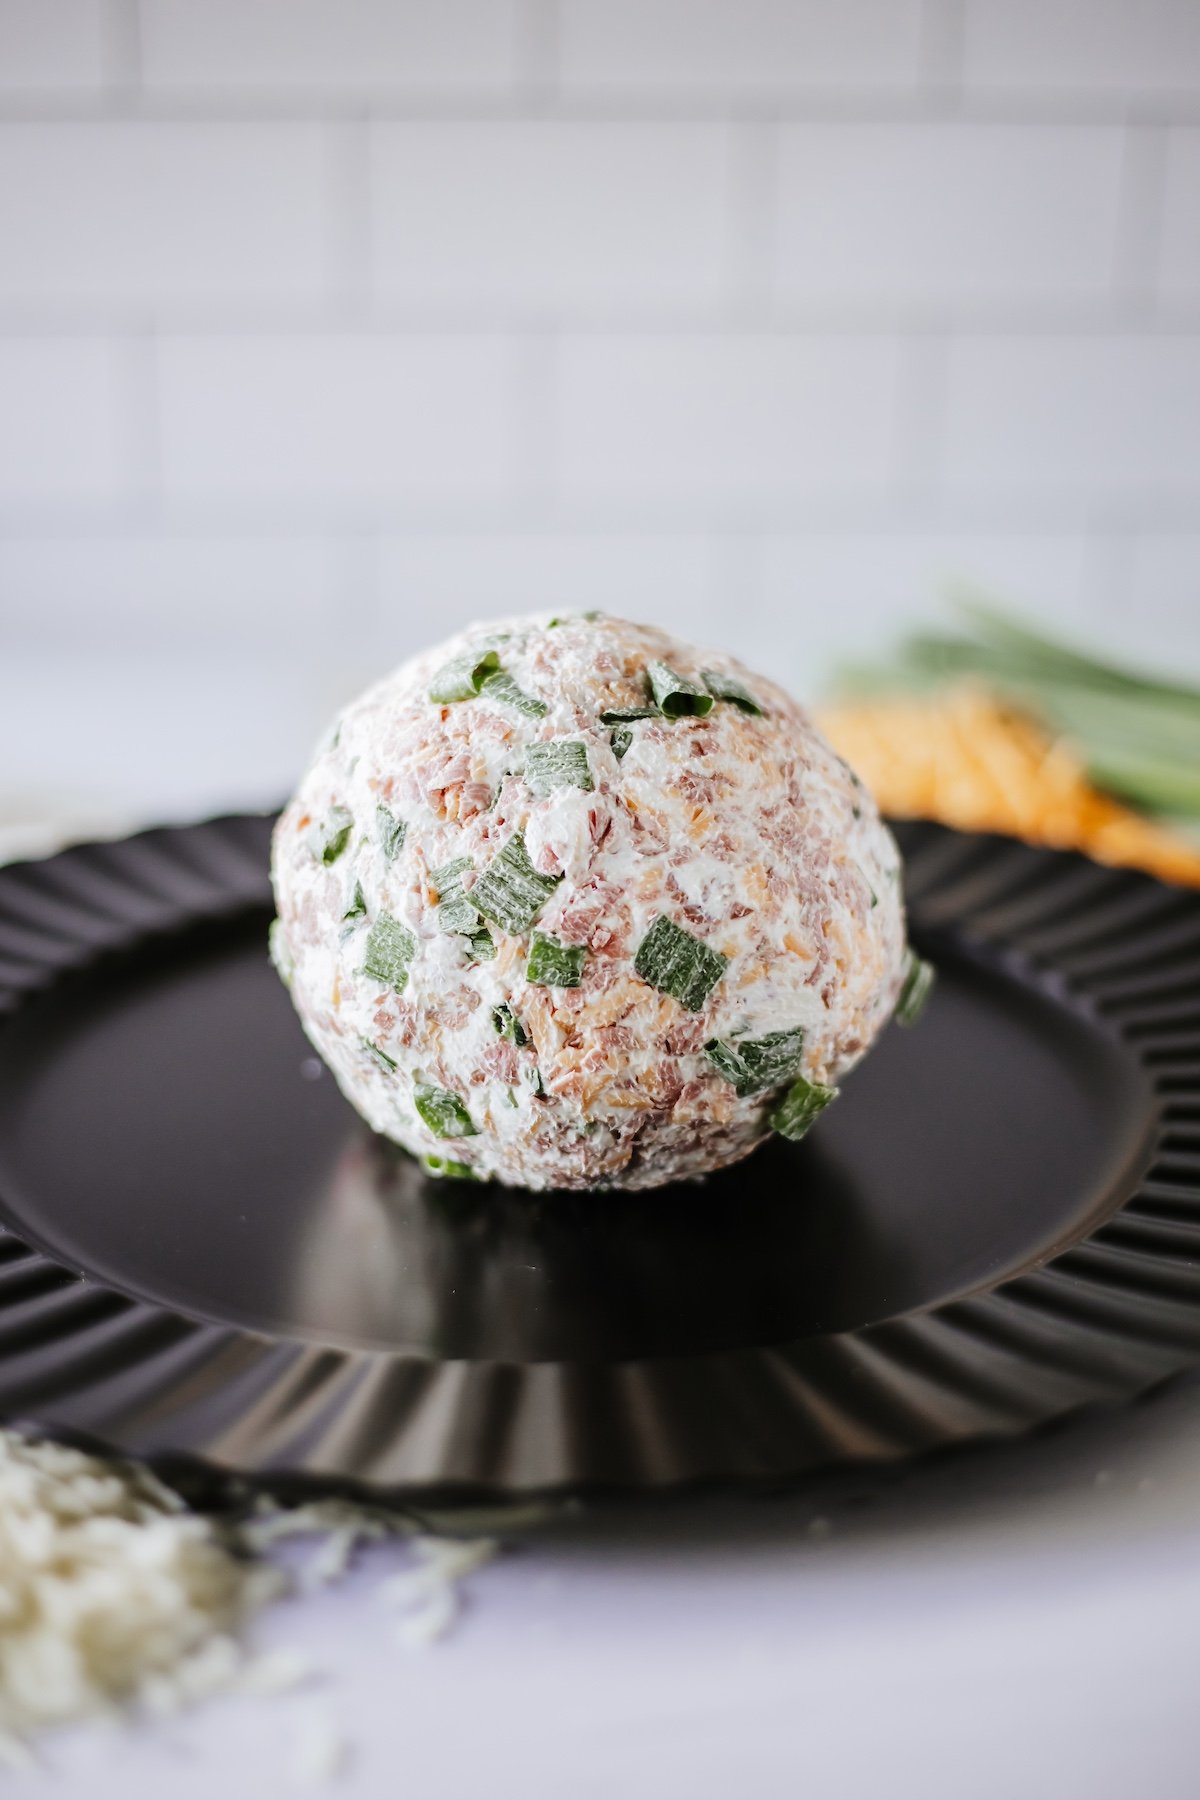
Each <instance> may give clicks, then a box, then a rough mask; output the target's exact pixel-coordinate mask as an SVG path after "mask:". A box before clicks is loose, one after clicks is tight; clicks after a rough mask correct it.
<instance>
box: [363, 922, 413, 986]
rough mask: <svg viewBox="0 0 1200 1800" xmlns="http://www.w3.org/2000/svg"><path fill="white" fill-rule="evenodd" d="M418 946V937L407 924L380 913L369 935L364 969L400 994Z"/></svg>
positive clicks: (405, 984) (405, 983)
mask: <svg viewBox="0 0 1200 1800" xmlns="http://www.w3.org/2000/svg"><path fill="white" fill-rule="evenodd" d="M416 948H417V940H416V938H415V937H414V936H413V934H412V932H411V931H409V930H408V929H407V927H406V926H404V925H401V923H400V921H399V920H398V919H393V918H392V917H391V916H390V915H389V914H388V913H380V915H379V917H378V918H377V919H376V921H375V923H374V924H373V925H372V927H371V930H370V935H369V936H368V938H367V948H366V954H365V956H364V957H363V966H362V972H363V974H364V975H370V976H372V977H373V978H374V979H375V980H376V981H381V982H383V984H384V985H385V986H386V987H390V988H392V989H393V990H394V991H395V992H396V993H397V994H399V993H403V991H404V988H405V987H406V986H407V984H408V967H409V964H410V963H411V962H412V959H413V956H414V954H415V952H416Z"/></svg>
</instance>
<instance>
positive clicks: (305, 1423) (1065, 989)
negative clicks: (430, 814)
mask: <svg viewBox="0 0 1200 1800" xmlns="http://www.w3.org/2000/svg"><path fill="white" fill-rule="evenodd" d="M269 830H270V821H269V820H266V819H262V818H240V819H237V818H235V819H224V820H215V821H211V822H209V823H207V824H204V825H199V826H195V827H191V828H186V829H178V830H164V831H156V832H149V833H145V834H142V835H141V836H139V837H136V838H131V839H128V840H126V841H124V842H122V843H117V844H108V845H88V846H82V847H79V848H76V849H73V850H70V851H67V852H64V853H63V854H62V855H60V856H58V857H55V858H52V859H50V860H48V861H46V862H44V863H37V864H27V865H23V866H18V867H13V868H10V869H6V870H0V1006H3V1007H4V1009H5V1012H6V1014H7V1016H6V1017H5V1019H4V1022H3V1024H2V1025H0V1221H2V1226H3V1230H2V1231H0V1410H2V1411H3V1413H4V1414H5V1415H6V1416H8V1417H17V1416H20V1417H26V1418H34V1419H37V1420H40V1421H42V1422H45V1423H47V1424H52V1425H55V1426H57V1427H59V1428H65V1429H70V1430H74V1431H79V1432H84V1433H87V1434H89V1435H91V1436H93V1437H96V1438H99V1439H101V1440H103V1441H106V1442H109V1443H111V1444H113V1445H115V1446H117V1447H119V1448H122V1449H127V1450H130V1451H133V1452H136V1453H139V1454H151V1455H160V1456H166V1455H188V1456H198V1457H200V1458H202V1459H204V1460H207V1461H209V1462H211V1463H214V1464H216V1465H219V1466H220V1467H223V1468H232V1469H236V1470H239V1471H242V1472H246V1473H271V1474H273V1475H281V1474H287V1475H300V1476H305V1475H308V1476H318V1475H319V1476H323V1477H331V1478H336V1479H338V1480H342V1481H347V1482H351V1483H359V1484H367V1485H386V1486H388V1487H404V1488H407V1489H418V1488H419V1489H434V1488H437V1489H446V1488H456V1489H464V1488H469V1489H472V1490H477V1491H483V1490H486V1491H487V1492H489V1493H498V1492H514V1491H522V1492H527V1491H532V1490H539V1489H546V1488H553V1487H584V1486H588V1485H604V1486H609V1487H630V1488H633V1487H641V1488H645V1487H649V1486H660V1485H670V1484H673V1483H678V1482H686V1481H693V1480H698V1479H706V1478H707V1479H713V1478H715V1479H724V1480H730V1481H736V1480H757V1479H762V1478H764V1477H776V1478H778V1477H790V1476H794V1475H798V1474H801V1473H803V1472H804V1471H806V1470H808V1469H812V1468H816V1467H818V1466H820V1465H822V1464H825V1463H829V1462H833V1461H843V1460H848V1459H849V1460H853V1459H884V1458H894V1457H899V1456H903V1455H907V1454H911V1453H913V1452H915V1451H918V1450H921V1449H925V1448H929V1447H932V1446H938V1445H945V1444H949V1443H952V1442H955V1441H958V1440H960V1439H963V1438H966V1437H970V1436H976V1435H981V1434H1003V1433H1011V1432H1015V1431H1020V1430H1023V1429H1025V1428H1027V1427H1029V1426H1031V1425H1034V1424H1038V1423H1042V1422H1045V1421H1047V1420H1049V1419H1052V1418H1055V1417H1057V1416H1059V1415H1060V1414H1062V1413H1064V1412H1067V1411H1070V1410H1071V1409H1072V1408H1075V1407H1077V1406H1079V1405H1082V1404H1086V1403H1088V1402H1094V1401H1100V1400H1114V1399H1120V1398H1125V1397H1128V1396H1131V1395H1133V1394H1135V1393H1137V1392H1138V1391H1140V1390H1141V1389H1143V1388H1145V1387H1146V1386H1148V1385H1149V1384H1151V1383H1152V1382H1154V1381H1156V1380H1158V1379H1160V1378H1161V1377H1163V1376H1165V1375H1167V1374H1170V1373H1172V1372H1174V1371H1176V1370H1179V1369H1181V1368H1183V1367H1186V1366H1188V1365H1189V1364H1191V1363H1192V1362H1194V1361H1196V1360H1200V1263H1198V1262H1197V1255H1198V1253H1200V896H1197V895H1194V894H1189V893H1186V892H1183V891H1181V890H1175V889H1170V888H1166V887H1163V886H1161V885H1159V884H1157V883H1155V882H1153V881H1150V880H1148V879H1146V878H1144V877H1140V876H1136V875H1131V874H1127V873H1124V872H1115V871H1111V870H1103V869H1100V868H1097V867H1096V866H1094V865H1092V864H1090V863H1087V862H1084V861H1083V860H1082V859H1080V858H1076V857H1073V856H1067V855H1058V854H1055V853H1051V852H1044V851H1035V850H1031V849H1028V848H1026V847H1024V846H1021V845H1017V844H1014V843H1012V842H1009V841H1007V840H1003V839H997V838H982V837H964V836H961V835H959V834H956V833H953V832H949V831H946V830H944V829H942V828H940V827H937V826H932V825H907V826H904V827H902V828H901V830H900V836H901V840H902V844H903V847H904V849H905V854H906V865H907V874H908V892H909V904H910V910H911V922H912V930H913V935H914V937H915V939H916V941H917V942H918V944H919V945H920V947H921V948H922V949H923V950H924V952H925V953H926V954H927V955H931V956H932V957H933V959H934V960H935V961H936V962H937V963H938V965H939V970H940V980H939V983H938V986H937V989H936V990H935V996H934V1000H933V1002H932V1004H931V1006H930V1008H929V1010H928V1012H927V1013H926V1015H925V1017H924V1018H923V1019H922V1020H921V1022H920V1024H919V1025H918V1027H917V1028H916V1029H915V1030H912V1031H909V1032H901V1031H898V1030H896V1029H894V1028H892V1029H890V1030H889V1031H888V1032H887V1034H886V1035H885V1037H884V1039H883V1041H882V1042H881V1043H880V1045H879V1046H878V1047H877V1048H876V1049H875V1050H874V1051H873V1052H872V1054H871V1055H870V1056H869V1057H868V1058H867V1060H866V1061H865V1062H864V1064H863V1065H862V1067H861V1068H860V1069H859V1070H858V1071H857V1072H856V1073H855V1074H854V1076H853V1077H852V1078H851V1079H850V1080H849V1081H848V1082H847V1084H846V1087H845V1092H844V1094H843V1098H842V1099H841V1100H840V1101H839V1103H838V1105H837V1106H836V1107H833V1108H831V1110H830V1112H829V1113H828V1114H827V1115H826V1116H825V1117H824V1118H823V1119H822V1120H821V1121H820V1123H819V1125H818V1126H817V1128H816V1129H815V1130H814V1131H813V1133H812V1134H811V1136H810V1137H809V1138H808V1139H806V1140H805V1142H804V1143H803V1144H800V1145H789V1144H785V1143H783V1142H781V1141H778V1140H776V1141H774V1142H772V1143H771V1144H769V1145H768V1146H766V1147H765V1148H764V1149H763V1150H761V1151H760V1152H758V1153H757V1154H756V1155H755V1156H754V1157H752V1158H750V1159H749V1160H748V1161H747V1162H745V1163H743V1164H741V1165H739V1166H738V1167H736V1168H735V1169H731V1170H728V1171H726V1172H725V1173H723V1174H722V1175H720V1176H717V1177H715V1178H713V1179H712V1180H711V1181H709V1182H708V1183H706V1184H703V1185H699V1186H680V1187H677V1188H673V1189H666V1190H661V1191H659V1192H658V1193H653V1194H648V1195H641V1196H623V1195H613V1194H600V1195H549V1196H533V1195H526V1194H521V1193H517V1192H513V1191H507V1190H499V1189H493V1188H482V1189H481V1188H478V1187H476V1186H474V1185H471V1184H459V1183H450V1182H436V1181H432V1180H430V1179H429V1178H427V1177H426V1176H424V1175H423V1174H422V1173H421V1171H420V1170H419V1169H418V1168H417V1166H416V1165H415V1164H413V1163H412V1162H411V1161H409V1160H408V1159H407V1158H405V1157H403V1156H401V1155H399V1154H398V1153H396V1152H393V1151H391V1150H390V1149H389V1148H388V1147H387V1146H385V1145H383V1144H382V1143H381V1142H380V1141H379V1140H377V1139H374V1138H373V1137H372V1136H371V1135H370V1133H368V1132H367V1131H366V1129H365V1127H363V1126H362V1125H361V1124H360V1122H359V1121H358V1120H357V1118H356V1116H355V1115H354V1114H353V1112H352V1111H351V1110H350V1108H349V1107H348V1106H347V1104H346V1103H345V1102H344V1101H343V1100H342V1098H341V1097H340V1095H339V1094H338V1093H337V1090H336V1089H335V1087H334V1085H333V1083H332V1080H331V1079H330V1077H329V1076H328V1074H327V1073H325V1072H324V1071H323V1069H322V1068H321V1065H320V1064H319V1063H317V1062H316V1061H315V1059H314V1058H313V1057H312V1055H311V1052H310V1050H309V1048H308V1046H307V1043H306V1041H305V1039H304V1037H303V1034H302V1033H301V1031H300V1028H299V1025H298V1023H297V1021H296V1019H295V1016H294V1014H293V1012H292V1009H291V1004H290V1001H289V1000H288V998H287V996H286V994H285V993H284V991H283V989H282V988H281V986H280V984H279V982H278V980H277V978H276V977H275V975H274V972H273V971H272V969H271V968H270V965H269V963H268V961H267V959H266V955H265V947H264V946H265V926H266V921H267V918H268V917H269V892H268V888H267V881H266V873H265V870H266V855H267V840H268V835H269Z"/></svg>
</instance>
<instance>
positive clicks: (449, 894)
mask: <svg viewBox="0 0 1200 1800" xmlns="http://www.w3.org/2000/svg"><path fill="white" fill-rule="evenodd" d="M473 867H474V864H473V863H472V861H471V859H470V857H469V856H457V857H455V859H454V861H453V862H448V863H443V864H442V867H441V868H440V869H430V871H429V879H430V881H431V882H432V883H433V885H434V887H435V888H436V890H437V894H438V907H437V927H438V930H439V931H459V932H472V931H474V930H475V929H476V927H477V926H478V924H479V913H478V912H477V911H476V908H475V906H474V903H473V902H472V901H471V900H469V899H468V898H467V896H466V894H464V893H463V884H462V878H463V876H464V875H465V874H466V873H467V871H468V870H469V869H471V868H473Z"/></svg>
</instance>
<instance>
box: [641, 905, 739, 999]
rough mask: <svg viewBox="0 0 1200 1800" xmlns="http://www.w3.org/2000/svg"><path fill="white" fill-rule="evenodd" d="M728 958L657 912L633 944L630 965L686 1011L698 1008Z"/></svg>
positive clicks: (722, 971)
mask: <svg viewBox="0 0 1200 1800" xmlns="http://www.w3.org/2000/svg"><path fill="white" fill-rule="evenodd" d="M728 961H729V958H728V957H727V956H722V955H721V953H720V951H718V950H710V949H709V947H708V945H707V944H702V943H701V942H700V939H699V938H695V937H693V936H692V934H691V932H690V931H684V929H683V927H682V926H680V925H676V923H675V921H674V920H673V919H668V918H667V916H666V914H665V913H660V914H659V915H658V917H657V919H655V921H654V923H653V924H652V925H651V927H650V929H649V931H648V932H647V933H646V935H645V937H644V938H643V939H642V941H641V943H640V944H639V945H638V947H637V955H636V956H635V957H634V959H633V966H634V968H635V969H636V970H637V972H638V974H639V975H640V976H641V978H642V980H643V981H648V982H649V983H650V986H651V987H654V988H657V989H658V991H659V993H660V994H670V996H671V998H672V999H673V1000H678V1002H679V1004H680V1005H681V1006H686V1007H687V1009H688V1011H689V1012H699V1011H700V1008H701V1007H702V1006H703V1005H704V1002H705V1001H706V1000H707V999H708V996H709V994H710V993H711V992H712V990H713V988H715V987H716V985H717V983H718V981H720V979H721V977H722V975H723V974H724V973H725V965H726V963H727V962H728Z"/></svg>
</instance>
